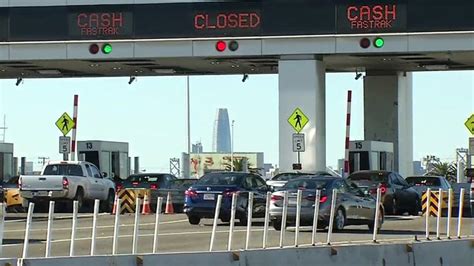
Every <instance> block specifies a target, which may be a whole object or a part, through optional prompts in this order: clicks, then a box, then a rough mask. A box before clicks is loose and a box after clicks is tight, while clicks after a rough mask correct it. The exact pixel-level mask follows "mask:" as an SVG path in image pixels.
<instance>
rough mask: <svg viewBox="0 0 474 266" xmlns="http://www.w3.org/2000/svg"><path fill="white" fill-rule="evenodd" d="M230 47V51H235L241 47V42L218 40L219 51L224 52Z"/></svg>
mask: <svg viewBox="0 0 474 266" xmlns="http://www.w3.org/2000/svg"><path fill="white" fill-rule="evenodd" d="M227 48H228V49H229V51H232V52H235V51H237V50H238V49H239V43H238V42H237V41H230V42H226V41H217V42H216V50H217V51H218V52H224V51H225V50H226V49H227Z"/></svg>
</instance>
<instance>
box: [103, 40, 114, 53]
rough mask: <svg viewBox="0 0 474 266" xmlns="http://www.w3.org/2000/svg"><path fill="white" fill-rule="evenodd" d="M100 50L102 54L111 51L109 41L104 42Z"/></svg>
mask: <svg viewBox="0 0 474 266" xmlns="http://www.w3.org/2000/svg"><path fill="white" fill-rule="evenodd" d="M102 52H103V53H104V54H110V53H111V52H112V45H111V44H109V43H106V44H104V45H103V46H102Z"/></svg>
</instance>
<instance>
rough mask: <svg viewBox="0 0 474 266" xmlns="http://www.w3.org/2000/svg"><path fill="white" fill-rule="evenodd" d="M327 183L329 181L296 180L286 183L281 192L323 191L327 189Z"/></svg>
mask: <svg viewBox="0 0 474 266" xmlns="http://www.w3.org/2000/svg"><path fill="white" fill-rule="evenodd" d="M329 181H330V180H329V179H328V180H322V179H319V180H315V179H296V180H291V181H288V183H286V184H285V185H284V186H283V188H282V189H283V190H292V189H301V190H305V189H312V190H315V189H325V188H326V187H327V185H328V183H329Z"/></svg>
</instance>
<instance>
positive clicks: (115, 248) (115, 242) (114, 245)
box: [112, 197, 121, 255]
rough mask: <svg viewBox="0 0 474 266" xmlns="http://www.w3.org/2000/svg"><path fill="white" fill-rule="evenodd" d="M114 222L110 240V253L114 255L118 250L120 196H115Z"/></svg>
mask: <svg viewBox="0 0 474 266" xmlns="http://www.w3.org/2000/svg"><path fill="white" fill-rule="evenodd" d="M115 206H116V207H115V223H114V237H113V240H112V255H116V254H117V252H118V237H119V230H120V210H121V208H120V206H121V202H120V198H119V197H116V198H115Z"/></svg>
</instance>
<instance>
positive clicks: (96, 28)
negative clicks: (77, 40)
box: [76, 12, 125, 36]
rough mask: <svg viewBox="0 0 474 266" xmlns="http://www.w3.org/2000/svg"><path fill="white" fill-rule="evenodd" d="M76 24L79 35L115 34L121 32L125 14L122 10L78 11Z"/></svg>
mask: <svg viewBox="0 0 474 266" xmlns="http://www.w3.org/2000/svg"><path fill="white" fill-rule="evenodd" d="M76 24H77V27H78V28H79V30H80V34H81V36H116V35H121V34H122V29H123V27H124V25H125V16H124V14H123V13H122V12H105V13H100V12H97V13H79V14H77V16H76Z"/></svg>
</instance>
